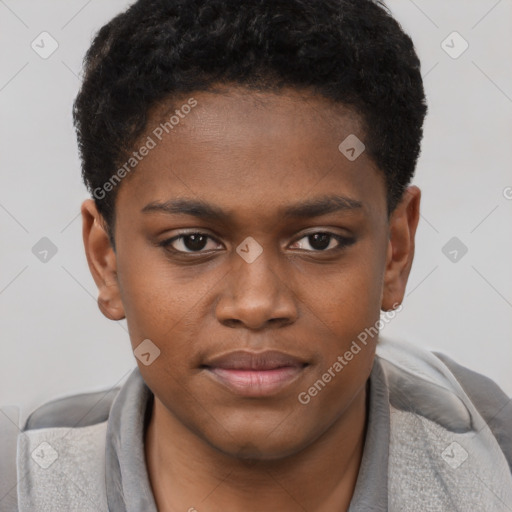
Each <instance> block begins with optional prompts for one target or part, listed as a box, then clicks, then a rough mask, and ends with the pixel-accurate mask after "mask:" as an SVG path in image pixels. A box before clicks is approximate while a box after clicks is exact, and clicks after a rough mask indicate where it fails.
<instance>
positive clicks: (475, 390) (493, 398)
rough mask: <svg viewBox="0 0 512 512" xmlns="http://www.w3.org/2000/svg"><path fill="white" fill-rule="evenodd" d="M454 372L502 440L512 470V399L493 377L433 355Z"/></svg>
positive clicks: (496, 436) (501, 443)
mask: <svg viewBox="0 0 512 512" xmlns="http://www.w3.org/2000/svg"><path fill="white" fill-rule="evenodd" d="M433 354H434V355H436V356H437V357H438V358H439V359H440V360H441V361H442V362H443V363H444V364H445V365H446V366H447V367H448V368H449V369H450V371H451V372H452V373H453V375H454V376H455V378H456V379H457V381H458V382H459V384H460V385H461V387H462V388H463V389H464V391H465V393H466V394H467V395H468V397H469V399H470V400H471V401H472V402H473V404H474V405H475V407H476V408H477V409H478V412H479V413H480V414H481V415H482V417H483V418H484V420H485V421H486V423H487V425H488V426H489V428H490V429H491V431H492V433H493V434H494V437H495V438H496V440H497V441H498V443H499V445H500V447H501V449H502V450H503V453H504V454H505V457H506V459H507V461H508V464H509V466H510V470H511V471H512V399H511V398H510V397H509V396H508V395H507V394H506V393H505V392H504V391H503V390H502V389H501V388H500V387H499V386H498V385H497V384H496V383H495V382H494V381H493V380H492V379H490V378H489V377H486V376H485V375H482V374H481V373H478V372H475V371H474V370H471V369H469V368H466V367H465V366H462V365H461V364H459V363H457V362H456V361H454V360H453V359H452V358H450V357H449V356H447V355H445V354H442V353H440V352H433Z"/></svg>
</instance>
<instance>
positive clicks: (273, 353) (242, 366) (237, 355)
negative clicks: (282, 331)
mask: <svg viewBox="0 0 512 512" xmlns="http://www.w3.org/2000/svg"><path fill="white" fill-rule="evenodd" d="M306 364H307V363H306V362H305V361H304V360H302V359H300V358H298V357H295V356H292V355H290V354H286V353H284V352H279V351H277V350H266V351H264V352H250V351H247V350H236V351H234V352H229V353H227V354H223V355H220V356H217V357H213V358H212V359H209V360H208V361H207V362H206V363H205V364H204V365H203V366H206V367H208V368H223V369H229V370H275V369H276V368H282V367H286V366H288V367H289V366H295V367H303V366H306Z"/></svg>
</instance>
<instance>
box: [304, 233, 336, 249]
mask: <svg viewBox="0 0 512 512" xmlns="http://www.w3.org/2000/svg"><path fill="white" fill-rule="evenodd" d="M308 238H309V243H310V244H311V247H313V248H314V249H318V250H323V249H326V248H327V247H329V242H330V238H331V235H329V234H327V233H315V234H314V235H309V237H308Z"/></svg>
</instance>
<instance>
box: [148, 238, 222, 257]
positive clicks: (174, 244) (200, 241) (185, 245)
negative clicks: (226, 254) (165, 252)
mask: <svg viewBox="0 0 512 512" xmlns="http://www.w3.org/2000/svg"><path fill="white" fill-rule="evenodd" d="M209 240H210V241H211V242H212V243H210V247H209V248H208V250H213V249H217V248H218V246H219V245H220V244H219V243H218V242H216V241H215V240H214V239H213V238H212V237H211V236H209V235H207V234H206V233H186V234H181V235H177V236H174V237H172V238H169V239H167V240H164V241H163V242H160V243H159V244H158V245H160V246H161V247H166V248H168V249H170V250H172V251H174V252H184V253H197V252H208V250H206V251H203V249H204V248H205V247H207V245H208V241H209Z"/></svg>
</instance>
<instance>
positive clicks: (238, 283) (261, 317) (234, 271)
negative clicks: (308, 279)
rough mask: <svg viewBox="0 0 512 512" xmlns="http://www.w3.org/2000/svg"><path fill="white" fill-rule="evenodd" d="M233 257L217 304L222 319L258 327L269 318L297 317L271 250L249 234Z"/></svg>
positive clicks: (218, 313)
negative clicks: (266, 248) (265, 248)
mask: <svg viewBox="0 0 512 512" xmlns="http://www.w3.org/2000/svg"><path fill="white" fill-rule="evenodd" d="M232 258H233V261H232V265H231V270H230V272H229V274H228V276H227V277H226V282H225V286H224V289H223V294H222V297H221V298H220V300H219V302H218V304H217V317H218V319H219V321H221V322H230V323H233V322H236V323H243V324H245V325H246V326H247V327H250V328H259V327H261V326H263V325H264V324H265V323H266V322H268V321H270V320H274V321H275V320H277V319H279V320H280V321H281V322H283V323H287V322H290V321H292V319H293V318H295V316H296V308H295V304H294V301H293V297H292V294H291V291H290V290H289V289H288V286H287V285H286V284H285V283H284V281H283V279H282V277H281V276H280V275H279V271H278V268H277V266H278V265H277V259H276V258H274V255H273V254H272V252H271V250H264V249H263V247H262V246H261V245H260V244H259V243H258V242H256V241H255V240H254V239H251V237H248V238H247V239H245V240H244V241H243V242H242V243H241V244H240V245H239V246H238V247H237V249H236V254H235V253H233V254H232Z"/></svg>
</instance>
